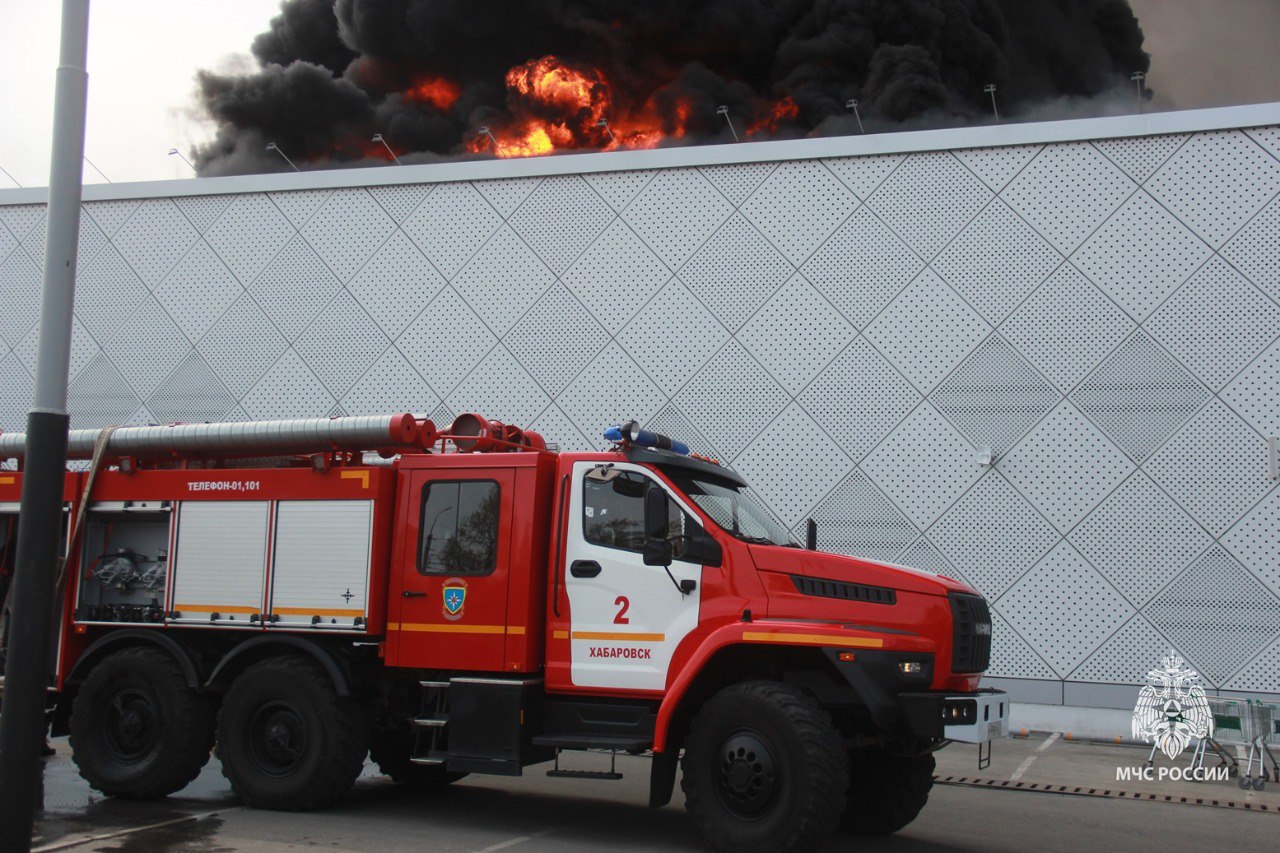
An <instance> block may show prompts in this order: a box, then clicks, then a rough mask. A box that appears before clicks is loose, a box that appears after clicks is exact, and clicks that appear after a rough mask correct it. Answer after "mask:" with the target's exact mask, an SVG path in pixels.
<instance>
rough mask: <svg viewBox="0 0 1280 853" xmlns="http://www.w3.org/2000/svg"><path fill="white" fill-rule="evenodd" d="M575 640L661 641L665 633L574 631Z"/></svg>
mask: <svg viewBox="0 0 1280 853" xmlns="http://www.w3.org/2000/svg"><path fill="white" fill-rule="evenodd" d="M573 638H574V639H575V640H622V641H623V642H632V643H661V642H662V641H663V640H665V639H666V638H667V635H666V634H627V633H622V632H612V631H574V632H573Z"/></svg>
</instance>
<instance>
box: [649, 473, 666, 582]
mask: <svg viewBox="0 0 1280 853" xmlns="http://www.w3.org/2000/svg"><path fill="white" fill-rule="evenodd" d="M667 511H668V510H667V493H666V492H664V491H663V490H662V489H660V488H658V487H657V486H650V487H649V491H647V492H645V493H644V538H645V539H666V538H667V532H668V530H667ZM667 562H668V563H669V562H671V558H670V557H668V558H667ZM646 563H648V561H647V560H646ZM648 564H649V565H666V564H665V563H648Z"/></svg>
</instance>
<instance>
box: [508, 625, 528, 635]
mask: <svg viewBox="0 0 1280 853" xmlns="http://www.w3.org/2000/svg"><path fill="white" fill-rule="evenodd" d="M507 633H508V634H518V635H521V636H523V635H524V626H523V625H508V626H507Z"/></svg>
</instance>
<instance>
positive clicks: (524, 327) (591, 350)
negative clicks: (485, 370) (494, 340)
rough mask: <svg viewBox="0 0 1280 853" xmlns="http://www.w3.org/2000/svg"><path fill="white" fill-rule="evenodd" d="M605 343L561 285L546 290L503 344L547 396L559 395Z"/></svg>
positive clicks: (597, 327) (588, 316) (599, 330)
mask: <svg viewBox="0 0 1280 853" xmlns="http://www.w3.org/2000/svg"><path fill="white" fill-rule="evenodd" d="M608 341H609V334H608V332H606V331H605V330H604V329H603V328H602V327H601V326H600V324H599V323H597V322H596V321H595V318H593V317H592V316H591V314H590V312H588V311H587V309H586V308H584V307H583V306H582V304H581V303H580V302H579V301H578V300H577V299H576V298H575V297H574V295H573V294H572V293H570V292H569V289H568V288H566V287H565V286H564V285H563V284H556V285H554V286H553V287H552V288H551V289H550V290H548V291H547V292H546V293H545V294H544V295H543V296H542V298H541V299H539V300H538V301H537V302H536V303H534V306H533V307H532V308H530V309H529V312H528V313H527V314H525V315H524V317H522V318H521V319H520V322H519V323H517V324H516V325H515V327H514V328H512V330H511V331H510V333H508V334H507V336H506V338H504V339H503V342H504V343H505V344H506V345H507V349H509V350H510V351H511V354H512V355H514V356H515V357H516V359H517V360H518V361H519V362H520V363H521V364H522V365H524V367H525V369H527V370H528V371H529V373H530V374H531V375H532V376H533V378H534V380H535V381H536V382H537V383H538V385H539V386H541V387H542V388H543V390H545V391H546V392H547V393H548V394H551V395H553V396H554V395H556V394H559V393H560V392H561V391H562V390H564V387H565V386H566V385H568V384H569V383H570V382H571V381H572V380H573V378H574V377H575V376H577V375H578V373H579V371H581V370H582V368H584V367H586V366H587V364H588V363H589V362H590V361H591V359H593V358H595V357H596V355H597V354H598V353H599V352H600V350H602V349H604V345H605V344H606V343H608Z"/></svg>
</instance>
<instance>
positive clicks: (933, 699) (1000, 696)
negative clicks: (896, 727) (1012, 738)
mask: <svg viewBox="0 0 1280 853" xmlns="http://www.w3.org/2000/svg"><path fill="white" fill-rule="evenodd" d="M898 701H899V702H900V703H901V706H902V711H903V715H904V716H905V718H906V721H907V724H908V725H909V726H910V728H911V730H912V732H913V733H914V734H917V735H919V736H921V737H929V738H945V739H946V740H952V741H957V742H958V743H987V742H989V741H993V740H997V739H999V738H1002V737H1008V736H1009V694H1007V693H1005V692H1004V691H1003V690H991V689H987V690H979V691H977V692H975V693H932V692H931V693H901V694H899V695H898Z"/></svg>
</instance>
